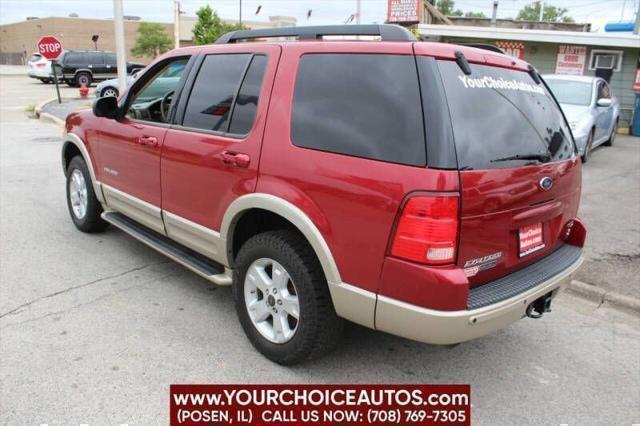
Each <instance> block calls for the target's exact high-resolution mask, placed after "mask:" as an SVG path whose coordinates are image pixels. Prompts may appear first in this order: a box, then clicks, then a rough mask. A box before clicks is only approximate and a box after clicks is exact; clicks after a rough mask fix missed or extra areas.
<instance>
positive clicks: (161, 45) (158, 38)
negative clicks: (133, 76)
mask: <svg viewBox="0 0 640 426" xmlns="http://www.w3.org/2000/svg"><path fill="white" fill-rule="evenodd" d="M172 46H173V41H172V40H171V37H169V35H168V34H167V32H166V31H165V29H164V26H163V25H162V24H154V23H151V22H140V26H138V37H137V38H136V44H135V46H133V49H131V53H132V54H133V55H134V56H146V57H149V58H155V57H156V56H158V55H159V54H161V53H164V52H166V51H167V50H169V49H171V47H172Z"/></svg>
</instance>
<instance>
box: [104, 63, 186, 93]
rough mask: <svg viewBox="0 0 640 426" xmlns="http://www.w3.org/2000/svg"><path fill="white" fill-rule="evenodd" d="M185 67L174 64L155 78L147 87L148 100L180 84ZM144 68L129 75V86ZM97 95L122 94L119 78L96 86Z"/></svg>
mask: <svg viewBox="0 0 640 426" xmlns="http://www.w3.org/2000/svg"><path fill="white" fill-rule="evenodd" d="M183 69H184V64H173V65H172V66H171V67H168V68H167V69H166V70H165V72H164V74H163V75H161V76H159V77H158V78H157V79H155V80H154V81H153V82H152V83H151V84H150V85H149V87H148V88H146V89H145V96H146V97H147V98H148V100H153V99H156V98H158V97H161V96H162V95H164V94H165V93H166V92H167V91H168V90H169V89H171V88H173V87H175V86H176V85H177V84H178V80H179V79H180V75H182V71H183ZM139 72H142V70H135V71H134V72H133V73H132V74H131V75H129V76H127V86H130V85H131V83H133V81H134V80H135V79H136V77H137V76H138V73H139ZM95 93H96V97H104V96H115V97H118V96H119V95H120V88H119V87H118V79H117V78H114V79H111V80H105V81H103V82H101V83H99V84H98V85H97V86H96V90H95Z"/></svg>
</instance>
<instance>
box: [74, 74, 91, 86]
mask: <svg viewBox="0 0 640 426" xmlns="http://www.w3.org/2000/svg"><path fill="white" fill-rule="evenodd" d="M91 81H92V78H91V74H89V73H88V72H79V73H78V74H76V78H75V85H76V86H78V87H80V86H82V85H85V86H87V87H89V86H91Z"/></svg>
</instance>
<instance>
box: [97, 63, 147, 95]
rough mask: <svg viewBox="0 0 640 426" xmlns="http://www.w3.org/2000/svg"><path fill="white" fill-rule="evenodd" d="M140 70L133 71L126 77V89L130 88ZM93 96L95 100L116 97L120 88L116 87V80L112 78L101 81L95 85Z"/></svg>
mask: <svg viewBox="0 0 640 426" xmlns="http://www.w3.org/2000/svg"><path fill="white" fill-rule="evenodd" d="M140 71H141V70H134V71H133V72H132V73H131V74H129V75H127V87H129V86H131V83H133V80H135V78H136V76H137V75H138V73H139V72H140ZM95 95H96V97H97V98H102V97H105V96H114V97H116V98H117V97H118V96H119V95H120V87H118V79H117V78H112V79H110V80H104V81H101V82H100V83H98V84H97V85H96V90H95Z"/></svg>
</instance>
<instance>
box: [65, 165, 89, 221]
mask: <svg viewBox="0 0 640 426" xmlns="http://www.w3.org/2000/svg"><path fill="white" fill-rule="evenodd" d="M69 199H70V201H71V209H72V210H73V214H74V216H75V217H76V218H78V219H83V218H84V216H85V215H86V214H87V207H88V203H89V199H88V197H87V181H86V180H85V179H84V175H83V174H82V172H81V171H80V170H78V169H75V170H74V171H73V172H72V173H71V176H70V177H69Z"/></svg>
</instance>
